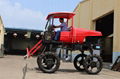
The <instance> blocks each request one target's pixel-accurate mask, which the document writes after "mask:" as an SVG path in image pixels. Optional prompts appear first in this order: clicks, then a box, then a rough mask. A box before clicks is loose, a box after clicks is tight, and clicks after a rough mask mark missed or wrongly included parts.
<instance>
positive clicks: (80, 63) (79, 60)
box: [74, 54, 86, 70]
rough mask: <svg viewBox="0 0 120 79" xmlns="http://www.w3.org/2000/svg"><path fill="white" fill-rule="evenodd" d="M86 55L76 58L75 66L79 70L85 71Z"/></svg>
mask: <svg viewBox="0 0 120 79" xmlns="http://www.w3.org/2000/svg"><path fill="white" fill-rule="evenodd" d="M85 57H86V55H85V54H83V55H82V54H79V55H78V56H76V58H75V61H74V64H75V65H76V67H77V69H78V70H84V65H83V63H84V59H85Z"/></svg>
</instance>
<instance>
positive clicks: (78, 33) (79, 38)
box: [47, 12, 102, 43]
mask: <svg viewBox="0 0 120 79" xmlns="http://www.w3.org/2000/svg"><path fill="white" fill-rule="evenodd" d="M74 15H75V14H74V13H70V12H56V13H51V14H49V15H48V17H47V19H49V18H50V17H52V18H66V19H67V20H69V19H72V24H71V25H72V26H71V27H72V28H71V30H70V31H62V32H61V34H60V41H61V42H67V43H76V42H77V43H78V42H79V43H83V42H84V39H85V38H86V37H87V36H102V34H101V32H98V31H94V30H86V29H82V28H75V27H74V26H73V25H74V22H73V16H74Z"/></svg>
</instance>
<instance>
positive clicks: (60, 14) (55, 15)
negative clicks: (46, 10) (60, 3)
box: [46, 12, 75, 19]
mask: <svg viewBox="0 0 120 79" xmlns="http://www.w3.org/2000/svg"><path fill="white" fill-rule="evenodd" d="M74 15H75V13H73V12H54V13H50V14H49V15H48V16H47V18H46V19H49V18H50V17H53V18H66V19H71V18H72V17H73V16H74Z"/></svg>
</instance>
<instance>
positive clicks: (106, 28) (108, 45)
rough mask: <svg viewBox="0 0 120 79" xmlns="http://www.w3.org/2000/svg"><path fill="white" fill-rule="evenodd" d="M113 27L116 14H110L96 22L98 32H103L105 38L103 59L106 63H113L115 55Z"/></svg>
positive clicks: (103, 40)
mask: <svg viewBox="0 0 120 79" xmlns="http://www.w3.org/2000/svg"><path fill="white" fill-rule="evenodd" d="M113 25H114V13H110V14H108V15H106V16H104V17H102V18H99V19H97V20H96V30H97V31H101V32H102V34H103V36H104V38H103V39H102V50H101V57H102V58H103V61H104V62H112V53H113V30H114V29H113V28H114V27H113Z"/></svg>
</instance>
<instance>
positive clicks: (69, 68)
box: [0, 55, 120, 79]
mask: <svg viewBox="0 0 120 79" xmlns="http://www.w3.org/2000/svg"><path fill="white" fill-rule="evenodd" d="M26 64H27V72H26V75H25V78H23V76H24V75H23V69H25V66H26ZM0 79H120V72H114V71H111V70H108V69H103V70H102V71H101V72H100V73H99V74H98V75H89V74H87V73H86V72H78V71H77V70H75V68H74V66H73V64H72V63H64V62H61V66H60V69H59V70H58V71H57V72H55V73H53V74H47V73H42V72H41V71H39V70H38V68H37V64H36V57H34V58H30V59H28V60H24V59H23V56H15V55H7V56H5V57H4V58H0Z"/></svg>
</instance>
